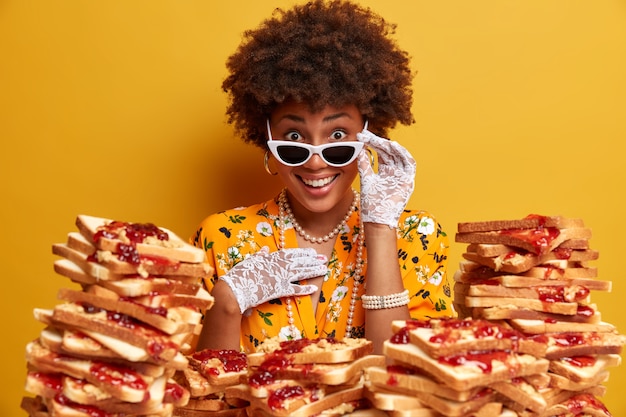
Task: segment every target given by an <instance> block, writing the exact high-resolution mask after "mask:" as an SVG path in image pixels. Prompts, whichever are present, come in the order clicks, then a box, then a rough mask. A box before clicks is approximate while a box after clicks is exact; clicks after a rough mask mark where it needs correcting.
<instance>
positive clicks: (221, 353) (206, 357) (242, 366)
mask: <svg viewBox="0 0 626 417" xmlns="http://www.w3.org/2000/svg"><path fill="white" fill-rule="evenodd" d="M191 357H192V358H194V359H196V360H198V361H200V362H202V363H203V364H206V363H208V362H209V361H210V360H211V359H219V361H220V362H221V363H222V366H223V367H224V372H240V371H244V370H246V369H247V368H248V360H247V358H246V355H245V354H244V353H242V352H239V351H236V350H232V349H223V350H215V349H205V350H201V351H199V352H195V353H193V354H192V356H191ZM211 369H212V370H211V371H210V372H211V373H213V374H214V375H218V374H219V373H220V371H219V370H218V369H216V368H211Z"/></svg>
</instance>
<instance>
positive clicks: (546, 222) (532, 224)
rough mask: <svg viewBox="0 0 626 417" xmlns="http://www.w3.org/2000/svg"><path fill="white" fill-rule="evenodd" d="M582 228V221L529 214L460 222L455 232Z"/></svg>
mask: <svg viewBox="0 0 626 417" xmlns="http://www.w3.org/2000/svg"><path fill="white" fill-rule="evenodd" d="M584 226H585V224H584V222H583V221H582V219H575V218H568V217H563V216H542V215H537V214H529V215H528V216H526V217H524V218H522V219H513V220H489V221H480V222H462V223H458V225H457V231H458V232H459V233H473V232H490V231H496V230H507V229H536V228H545V227H555V228H558V229H566V228H572V227H584Z"/></svg>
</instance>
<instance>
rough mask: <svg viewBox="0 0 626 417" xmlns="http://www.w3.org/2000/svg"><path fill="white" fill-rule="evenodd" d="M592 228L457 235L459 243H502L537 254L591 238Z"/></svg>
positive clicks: (461, 233)
mask: <svg viewBox="0 0 626 417" xmlns="http://www.w3.org/2000/svg"><path fill="white" fill-rule="evenodd" d="M591 236H592V232H591V229H588V228H584V227H572V228H566V229H559V228H555V227H541V228H529V229H506V230H505V229H503V230H496V231H487V232H460V233H457V234H456V235H455V241H456V242H459V243H483V244H484V243H486V244H501V245H506V246H512V247H515V248H520V249H523V250H525V251H527V252H531V253H534V254H536V255H543V254H546V253H548V252H551V251H552V250H554V249H555V248H557V247H558V246H559V245H561V244H562V243H563V242H565V241H567V240H570V239H590V238H591Z"/></svg>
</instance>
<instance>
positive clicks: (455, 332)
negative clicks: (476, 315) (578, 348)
mask: <svg viewBox="0 0 626 417" xmlns="http://www.w3.org/2000/svg"><path fill="white" fill-rule="evenodd" d="M393 330H394V332H395V333H394V335H393V336H392V337H391V338H390V339H389V340H387V341H385V344H384V347H383V349H384V354H385V356H386V357H387V358H388V359H389V360H390V361H391V362H390V364H388V365H387V366H378V367H371V368H369V369H367V370H366V376H367V379H368V384H367V385H366V389H365V395H366V397H367V398H368V399H369V400H370V401H371V403H372V404H373V405H374V406H375V407H376V408H378V409H382V410H385V411H387V413H388V415H390V416H393V417H408V416H429V417H439V416H452V417H499V416H502V415H506V414H503V410H504V409H505V408H504V406H503V405H504V404H506V403H511V404H520V407H523V408H525V409H526V408H528V409H530V410H532V411H533V412H540V411H542V410H543V409H544V408H545V401H543V398H542V397H541V395H539V394H538V390H539V389H541V388H542V387H544V386H546V385H547V376H546V373H547V371H548V367H549V361H548V360H547V359H545V358H543V356H544V354H545V351H546V349H547V343H546V341H545V340H543V339H537V338H534V337H526V336H524V335H523V334H521V333H520V332H518V331H516V330H514V329H511V328H509V327H508V326H504V325H501V324H499V323H495V322H491V321H487V320H474V319H458V318H449V319H432V320H423V321H420V320H407V321H395V322H394V323H393ZM529 415H540V414H529Z"/></svg>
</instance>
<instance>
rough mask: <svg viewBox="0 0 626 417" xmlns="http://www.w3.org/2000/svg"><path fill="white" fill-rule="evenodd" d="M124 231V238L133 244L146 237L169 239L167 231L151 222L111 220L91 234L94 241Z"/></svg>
mask: <svg viewBox="0 0 626 417" xmlns="http://www.w3.org/2000/svg"><path fill="white" fill-rule="evenodd" d="M122 232H124V234H125V235H126V238H128V240H130V241H131V242H132V243H133V244H137V243H142V242H143V241H144V240H145V239H146V238H147V237H155V238H156V239H158V240H169V235H168V234H167V232H165V231H163V230H161V229H159V228H158V227H157V226H155V225H154V224H152V223H127V222H120V221H112V222H110V223H109V224H106V225H104V226H100V227H99V228H98V230H97V231H96V233H95V234H94V236H93V240H94V242H97V241H98V240H100V239H101V238H103V237H104V238H107V239H116V238H118V237H119V236H120V234H121V233H122Z"/></svg>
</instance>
